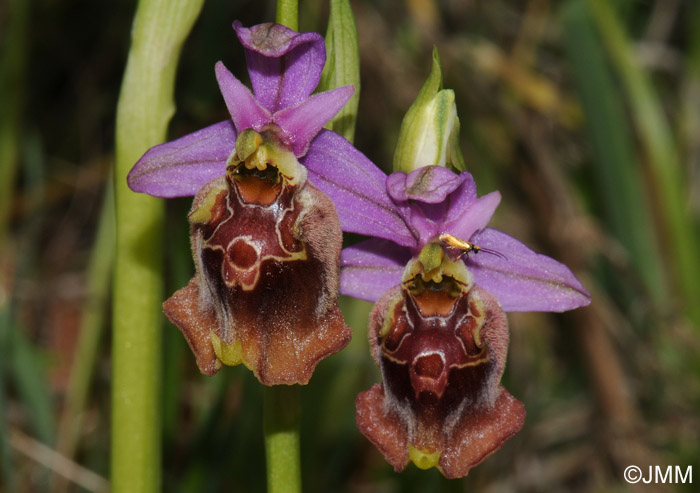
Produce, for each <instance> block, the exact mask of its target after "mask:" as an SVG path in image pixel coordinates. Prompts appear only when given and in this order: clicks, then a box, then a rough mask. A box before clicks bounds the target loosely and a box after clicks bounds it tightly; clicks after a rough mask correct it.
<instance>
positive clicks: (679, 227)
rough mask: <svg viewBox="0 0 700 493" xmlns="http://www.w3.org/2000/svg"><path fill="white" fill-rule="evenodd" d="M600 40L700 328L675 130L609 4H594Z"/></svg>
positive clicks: (680, 283) (603, 0) (697, 273)
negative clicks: (635, 133)
mask: <svg viewBox="0 0 700 493" xmlns="http://www.w3.org/2000/svg"><path fill="white" fill-rule="evenodd" d="M588 5H589V6H590V8H591V11H592V13H593V17H594V19H595V22H596V24H597V27H598V31H599V33H600V36H601V37H602V39H603V42H604V43H605V47H606V49H607V51H608V55H609V56H610V59H611V60H612V61H613V66H614V67H615V69H616V70H617V72H618V76H619V78H620V80H621V82H622V83H623V87H624V89H625V91H624V93H623V94H624V96H625V99H626V100H627V104H628V105H629V107H630V110H631V114H632V119H633V121H634V123H635V125H636V127H637V131H638V132H639V137H640V142H641V144H642V146H643V148H644V151H645V153H646V157H647V160H648V163H649V172H650V174H651V180H652V183H653V185H654V187H655V189H656V191H657V193H658V198H659V200H658V204H659V208H660V216H661V218H662V220H663V221H664V223H665V224H664V229H665V230H666V231H667V232H668V238H667V239H666V241H665V244H666V247H665V250H666V252H667V257H668V260H669V262H670V264H671V266H672V269H673V274H674V277H675V280H676V285H677V289H678V292H679V293H680V294H681V296H682V298H683V301H684V304H685V308H686V310H687V313H688V314H689V315H690V317H691V319H692V320H693V322H694V323H695V324H696V325H697V326H698V327H700V304H698V300H699V299H700V282H698V279H700V256H699V255H698V251H700V237H699V234H698V230H697V228H696V227H695V223H694V221H693V220H692V218H691V215H690V213H689V210H688V207H686V204H688V188H687V184H688V180H687V179H686V177H685V176H684V169H683V164H682V160H681V157H680V152H679V150H678V148H677V145H676V142H675V140H674V136H673V134H672V132H671V127H670V125H669V122H668V120H667V118H666V115H665V114H664V110H663V107H662V105H661V101H660V99H659V97H658V95H657V93H656V91H655V89H654V86H653V85H652V82H651V79H650V77H649V74H648V73H647V72H646V71H645V70H644V68H643V67H642V66H641V65H640V64H639V63H638V61H637V60H636V58H635V51H634V47H633V45H632V43H631V42H630V41H629V39H628V38H627V35H626V33H625V31H624V28H623V26H622V24H621V23H620V21H619V19H618V17H617V16H616V15H615V12H614V10H613V8H612V6H611V5H610V3H609V2H608V1H607V0H588Z"/></svg>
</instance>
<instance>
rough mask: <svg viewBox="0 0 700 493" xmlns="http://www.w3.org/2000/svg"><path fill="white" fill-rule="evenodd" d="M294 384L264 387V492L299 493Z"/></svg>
mask: <svg viewBox="0 0 700 493" xmlns="http://www.w3.org/2000/svg"><path fill="white" fill-rule="evenodd" d="M299 400H300V399H299V386H298V385H289V386H287V385H274V386H269V387H265V388H264V410H263V429H264V431H265V459H266V462H267V491H268V493H287V492H288V493H296V492H300V491H301V458H300V454H299V422H300V418H301V404H300V402H299Z"/></svg>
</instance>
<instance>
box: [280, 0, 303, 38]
mask: <svg viewBox="0 0 700 493" xmlns="http://www.w3.org/2000/svg"><path fill="white" fill-rule="evenodd" d="M275 22H277V23H278V24H284V25H285V26H287V27H288V28H289V29H292V30H294V31H298V30H299V0H277V17H276V18H275Z"/></svg>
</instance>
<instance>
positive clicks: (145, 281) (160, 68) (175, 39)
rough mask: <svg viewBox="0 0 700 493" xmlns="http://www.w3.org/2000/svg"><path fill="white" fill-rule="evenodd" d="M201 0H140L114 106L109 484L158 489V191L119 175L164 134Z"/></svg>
mask: <svg viewBox="0 0 700 493" xmlns="http://www.w3.org/2000/svg"><path fill="white" fill-rule="evenodd" d="M202 3H203V1H202V0H176V1H167V0H141V1H140V2H139V4H138V8H137V11H136V16H135V19H134V25H133V30H132V45H131V49H130V52H129V58H128V61H127V66H126V72H125V74H124V80H123V82H122V89H121V93H120V97H119V104H118V107H117V129H116V167H115V199H116V215H117V251H116V261H115V285H114V329H113V331H114V333H113V355H112V365H113V387H112V431H113V432H112V456H111V474H112V491H114V492H122V491H123V492H127V491H128V492H151V491H159V490H160V448H161V444H160V406H159V395H160V391H159V389H160V367H161V357H160V348H161V340H160V336H161V332H160V327H161V323H162V316H161V314H160V304H161V301H162V276H161V263H162V248H161V243H162V234H161V233H162V222H163V212H164V211H163V204H162V201H161V200H160V199H156V198H153V197H148V196H145V195H139V194H135V193H133V192H132V191H131V190H129V189H128V188H127V184H126V176H127V174H128V172H129V170H130V169H131V166H133V164H134V163H135V162H136V161H137V160H138V159H139V157H140V156H141V155H142V154H143V152H144V151H146V150H147V149H148V148H149V147H151V146H153V145H155V144H158V143H160V142H162V141H164V140H165V137H166V133H167V127H168V122H169V121H170V118H171V117H172V115H173V112H174V102H173V87H174V83H175V73H176V67H177V60H178V58H179V53H180V49H181V47H182V44H183V42H184V40H185V38H186V36H187V35H188V34H189V32H190V30H191V28H192V25H193V24H194V21H195V19H196V18H197V16H198V14H199V11H200V9H201V6H202Z"/></svg>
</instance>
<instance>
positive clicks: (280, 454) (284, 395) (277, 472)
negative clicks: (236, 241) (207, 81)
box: [263, 0, 301, 493]
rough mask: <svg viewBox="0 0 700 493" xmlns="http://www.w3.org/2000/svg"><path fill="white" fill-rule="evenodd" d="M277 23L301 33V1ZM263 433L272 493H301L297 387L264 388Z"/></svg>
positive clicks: (283, 0) (285, 8)
mask: <svg viewBox="0 0 700 493" xmlns="http://www.w3.org/2000/svg"><path fill="white" fill-rule="evenodd" d="M275 20H276V21H277V23H279V24H284V25H285V26H287V27H288V28H290V29H293V30H295V31H298V30H299V2H298V0H277V17H276V19H275ZM263 407H264V409H263V432H264V434H265V459H266V462H267V491H268V493H297V492H301V457H300V453H299V421H300V417H301V405H300V403H299V387H298V386H297V385H293V386H290V387H288V386H285V385H278V386H272V387H265V388H264V404H263Z"/></svg>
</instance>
